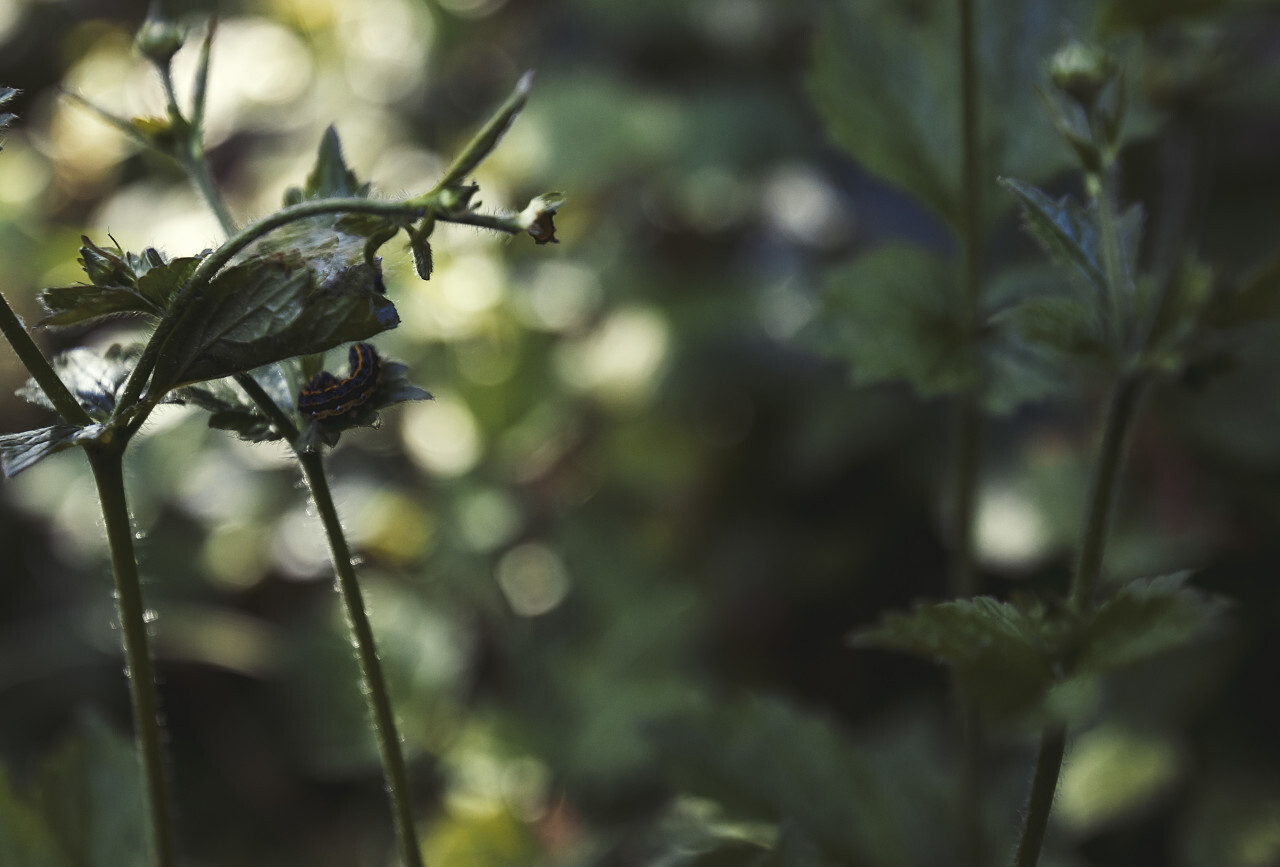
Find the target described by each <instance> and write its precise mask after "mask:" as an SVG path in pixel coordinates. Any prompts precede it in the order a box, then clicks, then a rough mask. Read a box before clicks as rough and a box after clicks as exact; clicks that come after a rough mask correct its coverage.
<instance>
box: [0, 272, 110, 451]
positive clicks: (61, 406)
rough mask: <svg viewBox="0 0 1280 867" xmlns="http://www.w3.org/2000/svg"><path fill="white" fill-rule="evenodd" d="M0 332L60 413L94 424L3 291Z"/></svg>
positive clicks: (74, 420)
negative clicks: (33, 338)
mask: <svg viewBox="0 0 1280 867" xmlns="http://www.w3.org/2000/svg"><path fill="white" fill-rule="evenodd" d="M0 332H3V333H4V336H5V339H6V340H8V341H9V345H10V346H12V347H13V351H14V352H16V353H17V355H18V360H20V361H21V362H22V364H23V366H24V367H26V368H27V372H28V373H30V374H31V376H32V377H33V378H34V379H35V381H36V383H37V384H39V386H40V387H41V388H42V389H44V393H45V396H46V397H48V398H49V402H50V403H52V404H53V408H54V409H56V410H57V411H58V414H59V415H61V416H62V418H63V419H64V420H65V421H66V422H67V423H68V424H78V425H82V426H83V425H90V424H93V418H91V417H90V415H89V413H88V412H86V411H85V408H84V407H82V406H81V405H80V403H79V401H77V400H76V398H75V395H73V394H72V393H71V392H70V390H68V388H67V386H66V383H64V382H63V381H62V379H61V378H60V377H59V376H58V374H57V372H56V371H54V369H53V365H51V364H50V363H49V359H47V358H45V357H44V353H43V352H41V351H40V347H38V346H36V343H35V341H34V340H32V339H31V335H30V334H28V333H27V329H26V328H25V327H24V326H23V324H22V320H21V319H19V318H18V314H16V313H14V312H13V308H12V307H10V306H9V302H8V301H7V300H5V297H4V295H0Z"/></svg>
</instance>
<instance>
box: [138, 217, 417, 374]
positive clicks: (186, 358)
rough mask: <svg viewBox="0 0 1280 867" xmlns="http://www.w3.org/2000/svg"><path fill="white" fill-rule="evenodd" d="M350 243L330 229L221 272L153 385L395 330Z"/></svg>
mask: <svg viewBox="0 0 1280 867" xmlns="http://www.w3.org/2000/svg"><path fill="white" fill-rule="evenodd" d="M311 230H312V231H314V230H315V227H312V229H311ZM295 237H297V236H295ZM353 243H356V244H358V243H359V239H355V238H353V237H351V236H347V235H341V236H338V235H334V234H332V233H328V236H327V238H326V237H325V236H324V235H321V239H320V241H319V243H318V244H317V245H316V246H315V247H311V248H303V249H300V250H294V251H293V252H292V253H291V254H271V255H263V256H257V257H254V258H252V259H250V260H248V261H246V262H243V263H241V264H239V265H234V266H232V267H230V268H227V269H226V270H225V271H223V272H221V273H220V274H219V275H218V276H217V277H215V278H214V279H213V281H212V283H211V284H210V286H209V288H208V289H207V290H206V291H205V292H204V293H203V295H202V297H201V298H200V299H198V300H197V301H195V302H194V303H193V304H191V306H190V307H189V308H188V309H187V311H186V313H185V315H184V316H183V318H182V320H181V321H180V322H179V323H178V325H177V326H176V327H175V329H174V331H173V333H172V334H171V336H170V337H169V339H168V341H167V342H166V344H165V348H164V351H162V353H161V355H160V359H159V361H158V362H157V364H156V369H155V372H154V374H153V380H152V386H151V387H152V388H153V389H155V390H157V391H159V392H164V391H168V390H169V389H171V388H174V387H175V386H178V385H182V384H185V383H191V382H199V381H202V380H208V379H219V378H221V377H224V376H228V375H231V374H234V373H240V372H243V371H246V370H251V369H253V368H256V367H261V366H264V365H267V364H271V363H273V362H277V361H280V360H282V359H285V358H289V357H292V356H295V355H306V354H310V353H314V352H321V351H323V350H325V349H328V348H330V347H332V346H336V345H338V344H339V343H346V342H349V341H353V340H362V339H365V338H368V337H372V336H373V335H375V334H378V333H380V332H382V331H385V330H387V329H388V328H394V327H395V326H396V325H397V324H398V323H399V321H400V318H399V316H398V314H397V313H396V309H395V305H393V304H392V303H391V301H389V300H388V299H387V297H386V295H385V294H384V286H383V283H382V273H381V269H380V268H379V267H378V266H377V265H369V264H367V263H365V262H363V261H362V260H361V255H362V254H361V253H360V252H357V251H355V250H352V249H351V247H352V244H353ZM304 250H305V254H304Z"/></svg>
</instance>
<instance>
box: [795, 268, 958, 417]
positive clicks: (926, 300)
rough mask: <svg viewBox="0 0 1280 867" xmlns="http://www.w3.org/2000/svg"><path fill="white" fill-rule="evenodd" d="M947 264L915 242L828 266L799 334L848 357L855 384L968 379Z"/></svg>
mask: <svg viewBox="0 0 1280 867" xmlns="http://www.w3.org/2000/svg"><path fill="white" fill-rule="evenodd" d="M954 284H955V268H953V267H951V266H950V265H949V264H948V263H945V262H943V261H941V260H939V259H938V258H936V257H935V256H934V255H933V254H931V253H929V252H928V251H926V250H923V249H921V248H918V247H908V246H904V245H895V246H886V247H881V248H879V249H877V250H873V251H871V252H870V253H867V254H865V255H863V256H860V257H859V258H858V259H856V260H854V261H853V262H851V263H850V264H848V265H846V266H844V267H842V268H839V269H837V270H836V271H834V272H833V273H832V274H831V276H830V277H829V279H828V280H827V282H826V284H825V285H824V287H823V298H822V307H821V310H820V311H819V313H818V315H817V317H815V320H814V324H813V325H812V326H811V327H810V328H809V329H807V330H806V331H805V332H803V333H802V334H801V338H800V339H801V341H802V342H803V343H804V344H806V345H808V346H810V347H811V348H814V349H816V350H818V351H819V352H821V353H823V354H824V355H827V356H828V357H832V358H837V359H840V360H843V361H846V362H848V364H849V369H850V373H851V374H852V376H853V380H854V382H856V383H859V384H868V383H875V382H884V381H889V380H897V379H902V380H906V381H907V382H909V383H911V385H912V386H914V387H915V389H916V390H917V391H919V392H920V393H921V394H922V395H925V396H930V395H936V394H944V393H948V392H952V391H956V390H959V389H963V388H966V387H969V386H971V385H973V384H974V383H975V382H976V381H977V376H978V371H977V369H976V365H975V364H974V363H973V362H972V361H970V360H969V359H967V358H966V355H965V342H966V341H965V336H964V333H963V331H962V329H961V326H960V324H959V321H958V313H957V312H956V310H955V299H956V295H957V293H956V288H955V285H954Z"/></svg>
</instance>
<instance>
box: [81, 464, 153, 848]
mask: <svg viewBox="0 0 1280 867" xmlns="http://www.w3.org/2000/svg"><path fill="white" fill-rule="evenodd" d="M85 451H86V453H87V454H88V456H89V466H91V467H92V468H93V478H94V481H95V482H96V484H97V487H98V499H99V501H100V502H101V504H102V516H103V518H104V519H105V521H106V527H107V543H108V545H109V546H110V549H111V571H112V574H113V575H114V576H115V588H116V606H117V610H118V613H119V616H120V630H121V634H122V637H123V643H124V655H125V665H126V672H127V675H128V680H129V699H130V701H131V703H132V706H133V729H134V737H135V739H136V741H137V745H138V753H139V755H140V756H141V758H142V771H143V779H144V781H145V785H146V797H147V808H148V814H149V818H150V822H149V829H150V832H151V854H152V857H153V858H154V859H155V860H154V863H155V864H156V865H158V867H172V865H173V864H174V863H175V856H174V839H173V821H172V818H171V809H170V805H171V803H172V796H171V794H170V788H169V778H168V774H167V768H166V764H165V756H164V736H163V733H162V729H163V726H164V723H163V720H162V719H161V715H160V700H159V697H158V696H157V694H156V682H155V673H154V671H153V670H152V666H151V652H150V648H149V647H148V640H147V618H146V612H145V610H144V607H143V603H142V587H141V584H140V581H139V577H138V561H137V558H136V556H135V555H134V550H133V524H132V522H131V520H130V518H129V506H128V503H127V501H126V499H125V490H124V442H123V441H121V442H118V443H113V444H108V445H101V444H94V445H91V446H86V448H85Z"/></svg>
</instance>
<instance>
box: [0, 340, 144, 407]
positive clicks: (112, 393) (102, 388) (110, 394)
mask: <svg viewBox="0 0 1280 867" xmlns="http://www.w3.org/2000/svg"><path fill="white" fill-rule="evenodd" d="M141 353H142V347H141V346H139V345H137V344H132V345H129V346H121V345H119V344H112V345H111V346H110V347H109V348H108V349H107V350H106V351H102V350H98V349H90V348H88V347H85V346H78V347H76V348H75V349H69V350H67V351H66V352H62V353H59V354H58V355H55V356H54V357H53V361H52V362H51V363H52V365H53V369H54V371H55V372H56V373H57V374H58V378H59V379H61V380H62V381H63V383H64V384H66V386H67V389H68V390H69V391H70V392H71V393H72V394H73V395H75V398H76V400H77V401H78V402H79V403H80V405H81V406H83V407H84V408H85V410H86V411H87V412H88V413H89V415H90V416H92V417H93V418H95V419H98V420H104V419H106V418H107V416H109V415H110V414H111V412H112V411H113V410H114V409H115V406H116V400H117V399H118V398H119V396H120V392H121V391H123V389H124V384H125V381H126V380H127V379H128V378H129V374H130V373H131V372H132V371H133V368H134V365H135V364H137V361H138V356H139V355H140V354H141ZM18 394H19V395H21V396H22V397H23V398H25V399H26V400H27V401H28V402H30V403H33V404H35V405H36V406H42V407H44V408H45V409H49V410H55V407H54V405H53V402H52V401H50V400H49V398H48V396H47V395H46V394H45V393H44V389H42V388H41V387H40V385H39V384H38V383H37V382H36V381H35V380H34V379H29V380H27V383H26V385H24V386H23V387H22V388H20V389H18ZM55 411H56V410H55Z"/></svg>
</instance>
